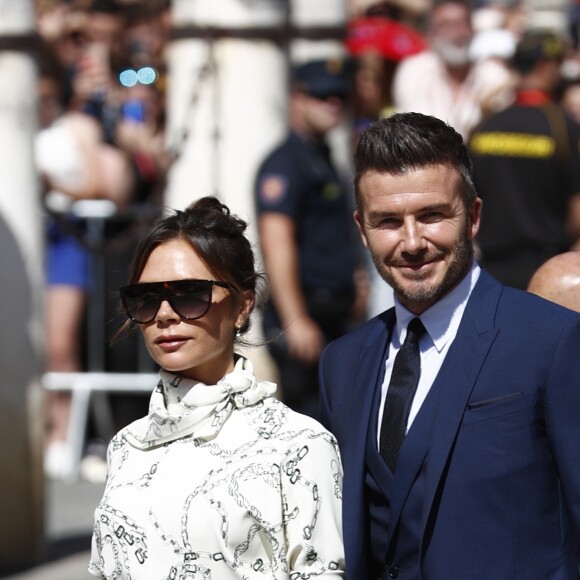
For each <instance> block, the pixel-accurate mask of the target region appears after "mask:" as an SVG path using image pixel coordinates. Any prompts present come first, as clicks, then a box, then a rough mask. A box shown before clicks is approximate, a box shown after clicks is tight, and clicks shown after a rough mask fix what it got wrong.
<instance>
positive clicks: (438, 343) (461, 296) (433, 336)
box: [377, 262, 481, 445]
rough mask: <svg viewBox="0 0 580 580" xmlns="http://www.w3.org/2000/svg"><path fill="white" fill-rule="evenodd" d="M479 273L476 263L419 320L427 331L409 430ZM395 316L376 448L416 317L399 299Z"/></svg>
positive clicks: (439, 366) (421, 346)
mask: <svg viewBox="0 0 580 580" xmlns="http://www.w3.org/2000/svg"><path fill="white" fill-rule="evenodd" d="M480 272H481V269H480V268H479V266H478V265H477V263H475V262H474V263H473V266H472V267H471V270H470V271H469V272H468V274H467V276H465V278H463V280H461V282H460V283H459V284H458V285H457V286H456V287H455V288H453V290H451V292H449V294H447V295H445V296H444V297H443V298H442V299H441V300H439V301H438V302H436V303H435V304H433V306H431V307H430V308H428V309H427V310H425V312H423V314H421V316H420V317H419V318H420V319H421V322H422V323H423V326H424V327H425V330H426V332H425V334H423V336H422V337H421V340H420V341H419V350H420V352H421V377H420V379H419V384H418V386H417V392H416V393H415V398H414V399H413V403H412V405H411V411H410V413H409V420H408V422H407V431H408V430H409V428H410V427H411V425H412V423H413V420H414V419H415V417H416V416H417V413H418V412H419V409H421V405H422V404H423V401H424V400H425V398H426V397H427V395H428V394H429V390H430V389H431V385H432V384H433V382H434V381H435V378H436V377H437V374H438V373H439V369H440V368H441V365H442V364H443V361H444V360H445V356H446V355H447V351H448V350H449V347H450V346H451V344H452V343H453V340H454V339H455V336H456V335H457V329H458V328H459V323H460V322H461V318H462V317H463V312H464V311H465V306H466V305H467V301H468V300H469V296H470V295H471V292H472V290H473V287H474V286H475V284H476V282H477V280H478V278H479V274H480ZM395 313H396V317H397V322H396V325H395V328H394V330H393V335H392V337H391V344H390V345H389V351H388V354H389V356H388V357H387V361H386V363H385V379H384V381H383V386H382V392H381V406H380V409H379V424H378V425H379V426H378V432H377V445H379V441H380V432H381V422H382V418H383V410H384V407H385V399H386V397H387V390H388V388H389V383H390V381H391V374H392V372H393V365H394V363H395V357H396V356H397V353H398V352H399V349H400V348H401V345H402V344H403V342H404V341H405V337H406V336H407V326H408V325H409V322H411V320H413V318H416V315H415V314H413V313H412V312H410V311H409V310H407V309H406V308H405V307H404V306H403V305H402V304H401V303H400V302H399V301H398V300H397V298H396V297H395Z"/></svg>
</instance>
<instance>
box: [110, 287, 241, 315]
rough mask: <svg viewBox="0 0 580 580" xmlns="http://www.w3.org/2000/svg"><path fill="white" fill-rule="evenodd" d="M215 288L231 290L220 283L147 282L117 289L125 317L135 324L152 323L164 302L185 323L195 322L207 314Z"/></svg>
mask: <svg viewBox="0 0 580 580" xmlns="http://www.w3.org/2000/svg"><path fill="white" fill-rule="evenodd" d="M214 286H219V287H220V288H231V285H230V284H228V283H227V282H220V281H219V280H172V281H169V282H146V283H143V284H132V285H131V286H122V287H121V288H119V292H120V293H121V302H122V303H123V308H124V309H125V313H126V314H127V316H128V317H129V318H130V319H131V320H132V321H133V322H137V323H138V324H146V323H148V322H151V321H152V320H153V319H154V318H155V316H156V315H157V311H158V310H159V307H160V306H161V303H162V302H163V301H164V300H167V302H169V305H170V306H171V308H172V309H173V310H174V311H175V312H176V313H177V314H179V316H181V318H185V319H186V320H196V319H197V318H201V317H202V316H204V314H206V313H207V311H208V310H209V307H210V305H211V296H212V290H213V287H214Z"/></svg>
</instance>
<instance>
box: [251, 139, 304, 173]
mask: <svg viewBox="0 0 580 580" xmlns="http://www.w3.org/2000/svg"><path fill="white" fill-rule="evenodd" d="M294 148H295V144H294V143H293V140H292V138H291V135H290V134H289V135H286V137H285V138H284V140H283V141H281V142H279V143H278V144H277V145H276V146H275V147H274V148H273V149H271V150H270V152H269V153H268V154H267V155H266V157H264V159H263V161H262V163H261V164H260V169H261V170H264V168H266V169H267V168H268V167H269V166H271V165H273V164H279V163H281V162H288V161H289V160H290V159H291V158H292V150H293V149H294Z"/></svg>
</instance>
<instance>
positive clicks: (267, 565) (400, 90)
mask: <svg viewBox="0 0 580 580" xmlns="http://www.w3.org/2000/svg"><path fill="white" fill-rule="evenodd" d="M349 9H350V13H349V22H348V24H347V29H346V30H347V36H346V38H345V54H346V55H347V56H345V57H343V58H326V59H319V60H312V61H308V62H300V63H295V64H294V65H293V66H292V67H291V71H290V74H289V94H288V133H287V135H286V137H285V139H284V141H283V142H282V143H280V144H279V145H277V146H276V147H275V148H274V149H273V150H272V151H271V152H269V153H268V154H267V155H266V156H265V157H264V159H263V161H262V163H261V164H260V166H259V167H258V168H257V170H256V177H255V185H254V191H253V192H252V193H251V194H252V195H253V196H254V201H255V220H256V226H257V232H258V236H259V255H258V254H256V255H255V254H254V250H253V249H252V247H251V244H250V242H249V240H248V238H247V237H246V235H245V229H246V226H247V224H246V222H245V221H244V220H243V219H241V218H240V217H238V216H236V215H234V214H233V213H231V212H230V209H229V208H228V207H226V206H225V205H224V204H223V203H221V202H220V201H219V200H218V199H217V198H215V197H205V198H202V199H200V200H198V201H197V202H195V203H192V204H191V205H190V206H189V207H187V208H186V209H185V210H183V211H177V210H176V211H174V212H173V213H172V214H171V215H169V216H168V217H164V218H162V219H160V220H158V221H156V222H155V224H154V225H153V226H152V228H151V229H150V230H149V231H148V233H147V234H146V235H145V236H144V238H143V239H142V241H141V243H140V245H139V246H138V247H137V248H136V249H135V251H134V254H133V258H132V266H131V268H130V270H129V279H128V280H127V282H126V285H123V286H122V287H121V288H120V290H119V292H120V297H121V303H122V307H123V310H124V313H125V315H126V320H125V322H124V324H123V326H122V328H121V329H120V330H119V333H118V334H119V335H125V334H129V333H128V332H127V331H128V330H129V329H131V328H138V329H139V330H140V333H139V334H140V335H141V337H142V340H143V342H144V344H145V346H146V347H147V350H148V352H149V354H150V355H151V359H152V361H153V362H154V364H155V365H156V367H158V368H159V369H160V380H159V383H158V384H157V386H152V391H153V392H152V395H151V399H150V402H149V411H148V412H146V413H145V416H144V417H142V418H139V419H137V420H135V421H132V422H128V424H124V425H121V426H120V427H122V428H121V430H120V431H119V433H118V434H117V435H116V436H115V437H114V438H113V439H112V440H111V441H110V443H109V445H108V452H107V457H106V466H107V470H108V476H107V482H106V487H105V491H104V496H103V499H102V500H101V502H100V503H99V506H98V508H97V512H96V515H95V528H94V535H93V553H92V558H91V562H90V568H89V570H90V572H91V573H92V574H94V575H95V576H97V577H101V578H112V577H115V578H125V577H126V578H129V577H131V578H153V577H155V578H166V577H167V578H186V577H197V575H200V577H218V576H219V578H232V579H233V578H254V577H255V578H262V577H264V574H268V575H269V577H273V578H274V577H275V578H298V577H300V578H307V577H314V576H316V577H317V576H323V577H326V578H344V577H348V578H353V579H358V578H361V579H362V578H365V579H366V578H369V579H370V578H387V577H388V578H403V579H405V580H420V579H423V580H441V579H443V578H456V579H457V580H460V579H461V580H464V579H465V578H471V577H475V575H476V574H477V575H483V576H484V577H487V576H491V575H494V576H496V577H500V578H514V579H515V578H522V579H525V580H533V579H535V578H538V580H539V579H540V578H545V577H550V578H551V577H554V578H561V579H562V580H564V579H572V578H577V577H578V571H579V570H580V558H579V556H578V554H579V553H580V507H579V506H580V499H579V498H580V485H579V484H580V473H579V472H578V469H579V466H580V456H579V454H578V450H577V445H576V444H575V442H576V440H577V439H578V437H579V436H580V433H579V432H578V425H579V424H580V423H578V421H577V420H576V417H577V414H578V413H577V412H578V411H579V410H580V399H578V392H580V390H579V387H580V385H579V386H577V385H576V383H577V381H578V377H580V372H578V371H579V370H580V368H578V363H577V360H578V357H577V356H576V355H575V350H576V349H577V345H578V344H580V318H579V317H578V315H577V314H575V313H574V312H572V311H576V312H578V311H580V303H579V302H578V300H576V299H575V298H574V296H575V294H576V292H577V287H578V279H580V269H579V267H580V264H579V261H578V255H579V254H578V253H577V252H576V251H575V249H576V248H577V247H578V248H579V249H580V246H579V245H578V243H579V242H578V240H579V239H580V158H579V155H580V124H579V123H580V106H579V103H580V45H579V40H578V37H579V35H578V28H579V25H580V22H579V20H578V18H577V14H576V12H574V11H573V10H572V11H570V12H568V11H567V7H566V6H558V5H557V3H554V5H553V11H552V12H550V13H546V14H543V13H541V11H540V10H539V9H537V7H535V6H534V5H533V4H532V3H531V2H530V3H527V2H510V1H504V0H489V1H486V2H472V3H467V2H463V1H462V0H434V1H433V2H430V1H423V0H413V1H411V0H386V1H385V0H364V1H362V0H361V1H358V2H355V1H352V2H350V3H349ZM169 11H170V2H168V1H164V0H149V1H148V2H137V1H132V0H69V1H67V2H58V1H54V2H51V1H49V0H44V1H41V0H38V2H37V18H38V22H37V27H38V31H39V33H40V35H41V37H42V42H43V49H42V51H41V53H40V54H41V58H39V71H40V75H39V97H40V98H39V120H40V128H39V131H38V135H37V139H36V143H35V146H36V153H37V163H38V169H39V172H40V174H41V176H42V179H43V184H44V201H45V207H46V210H47V216H48V217H47V228H46V240H47V244H46V247H47V260H46V264H47V279H46V293H47V297H46V326H45V328H46V340H45V342H46V369H47V370H54V371H65V372H68V371H77V370H82V369H83V368H85V361H84V360H83V350H82V342H81V341H80V337H81V336H82V334H83V316H84V315H85V310H86V300H87V295H88V291H89V289H90V287H91V285H92V284H94V280H93V277H92V275H91V268H90V263H91V259H90V247H89V246H88V244H87V240H86V238H85V237H84V236H83V227H84V224H83V220H82V219H81V218H80V217H79V216H78V215H77V214H76V213H75V204H76V202H78V201H79V200H101V201H103V200H104V201H106V202H108V203H112V204H114V207H115V208H117V210H123V208H127V207H130V206H135V205H137V206H141V205H153V206H156V207H160V206H161V205H162V204H163V188H164V182H165V177H166V175H167V172H168V170H169V168H170V166H171V163H172V156H171V154H170V152H168V151H167V150H166V148H165V141H164V108H165V105H164V96H165V89H166V83H167V80H166V74H165V66H166V63H165V61H164V48H165V46H166V44H167V41H168V39H169V32H170V24H169ZM345 125H346V126H347V127H348V128H347V131H348V132H349V134H350V140H349V143H350V147H351V153H352V155H351V157H353V160H354V161H353V166H352V168H351V167H343V166H341V165H340V164H339V163H337V162H336V159H337V156H336V155H335V153H336V152H335V151H333V149H332V146H331V140H330V138H329V137H330V135H331V134H332V132H333V131H334V130H335V129H337V128H338V127H344V126H345ZM349 182H350V183H354V193H351V189H352V186H351V185H349ZM353 216H354V219H353ZM260 259H262V260H263V269H264V272H261V271H260V269H259V268H258V266H257V264H259V263H260V262H259V260H260ZM265 282H266V284H264V283H265ZM264 285H265V286H267V287H268V291H267V292H263V290H265V288H263V286H264ZM526 290H529V291H527V292H526ZM534 294H535V295H537V296H534ZM538 296H539V297H541V298H538ZM546 299H547V300H546ZM551 302H553V303H556V304H557V305H556V304H551ZM562 306H564V307H566V308H563V307H562ZM254 310H258V311H259V312H260V316H259V317H258V319H259V321H260V324H261V327H262V328H261V331H262V336H263V339H262V344H264V345H265V346H266V347H267V349H268V352H269V353H270V355H271V357H272V360H273V362H274V364H275V369H276V373H275V375H276V376H275V378H276V382H277V383H278V386H277V387H276V385H275V384H273V382H270V381H263V380H260V379H258V378H257V377H256V376H255V375H254V372H253V367H252V364H251V362H250V360H249V359H248V358H246V352H247V351H244V356H242V354H240V353H239V352H238V350H239V349H238V346H243V345H244V335H245V333H246V332H247V331H248V328H249V324H250V316H251V314H252V312H253V311H254ZM246 346H247V345H246ZM250 352H251V351H250ZM249 358H251V354H250V355H249ZM272 378H274V377H272ZM69 413H70V395H68V394H67V393H65V392H62V393H61V392H53V393H50V394H48V397H47V437H46V443H47V446H46V452H45V470H46V473H47V475H48V476H50V477H55V478H59V477H62V476H63V475H64V474H66V473H68V470H69V469H70V465H69V463H68V462H70V460H71V456H70V450H69V449H68V448H67V426H68V417H69ZM102 461H103V463H104V458H102ZM102 473H104V472H102ZM343 477H344V484H343ZM341 505H342V509H341ZM342 522H345V525H344V527H343V526H342ZM346 523H347V525H346ZM212 575H213V576H212Z"/></svg>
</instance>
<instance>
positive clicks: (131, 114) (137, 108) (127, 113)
mask: <svg viewBox="0 0 580 580" xmlns="http://www.w3.org/2000/svg"><path fill="white" fill-rule="evenodd" d="M123 119H125V120H126V121H133V122H136V123H142V122H143V120H144V118H143V103H142V102H141V101H139V100H137V99H129V100H127V101H125V102H124V103H123Z"/></svg>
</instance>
